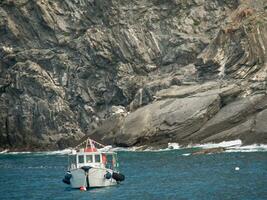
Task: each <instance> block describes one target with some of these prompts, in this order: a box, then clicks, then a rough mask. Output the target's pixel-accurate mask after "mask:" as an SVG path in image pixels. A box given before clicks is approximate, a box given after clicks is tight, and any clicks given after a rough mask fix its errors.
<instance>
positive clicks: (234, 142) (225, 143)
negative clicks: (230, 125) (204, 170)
mask: <svg viewBox="0 0 267 200" xmlns="http://www.w3.org/2000/svg"><path fill="white" fill-rule="evenodd" d="M241 145H242V141H241V140H231V141H223V142H220V143H206V144H196V145H189V146H188V147H187V148H194V147H200V148H203V149H210V148H217V147H225V148H228V147H240V146H241Z"/></svg>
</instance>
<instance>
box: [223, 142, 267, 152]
mask: <svg viewBox="0 0 267 200" xmlns="http://www.w3.org/2000/svg"><path fill="white" fill-rule="evenodd" d="M259 151H263V152H265V151H267V145H266V144H253V145H247V146H240V147H229V148H228V149H227V150H226V152H259Z"/></svg>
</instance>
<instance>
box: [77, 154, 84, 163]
mask: <svg viewBox="0 0 267 200" xmlns="http://www.w3.org/2000/svg"><path fill="white" fill-rule="evenodd" d="M78 161H79V163H84V156H83V155H80V156H78Z"/></svg>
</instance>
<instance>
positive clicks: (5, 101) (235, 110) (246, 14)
mask: <svg viewBox="0 0 267 200" xmlns="http://www.w3.org/2000/svg"><path fill="white" fill-rule="evenodd" d="M266 33H267V2H266V1H265V0H254V1H253V0H215V1H213V0H205V1H204V0H187V1H184V0H168V1H160V0H138V1H136V0H131V1H130V0H64V1H62V0H53V1H52V0H2V1H0V58H1V60H0V72H1V73H0V111H1V112H0V145H1V146H0V147H1V148H9V149H18V150H21V149H30V150H35V149H56V148H64V147H66V146H69V145H72V144H73V143H75V141H77V140H79V139H80V138H82V137H83V136H84V135H90V134H91V136H92V137H94V138H97V139H99V140H102V141H104V142H106V143H110V144H115V145H120V146H133V145H156V146H158V145H164V144H167V143H168V142H178V143H180V144H183V145H187V144H191V143H204V142H219V141H223V140H232V139H241V140H242V141H243V142H244V143H246V144H251V143H267V125H266V123H265V122H266V120H267V96H266V91H267V85H266V81H267V53H266V51H267V50H266V49H267V34H266Z"/></svg>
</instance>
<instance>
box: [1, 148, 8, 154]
mask: <svg viewBox="0 0 267 200" xmlns="http://www.w3.org/2000/svg"><path fill="white" fill-rule="evenodd" d="M7 152H8V150H7V149H5V150H4V151H1V152H0V154H3V153H7Z"/></svg>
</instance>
